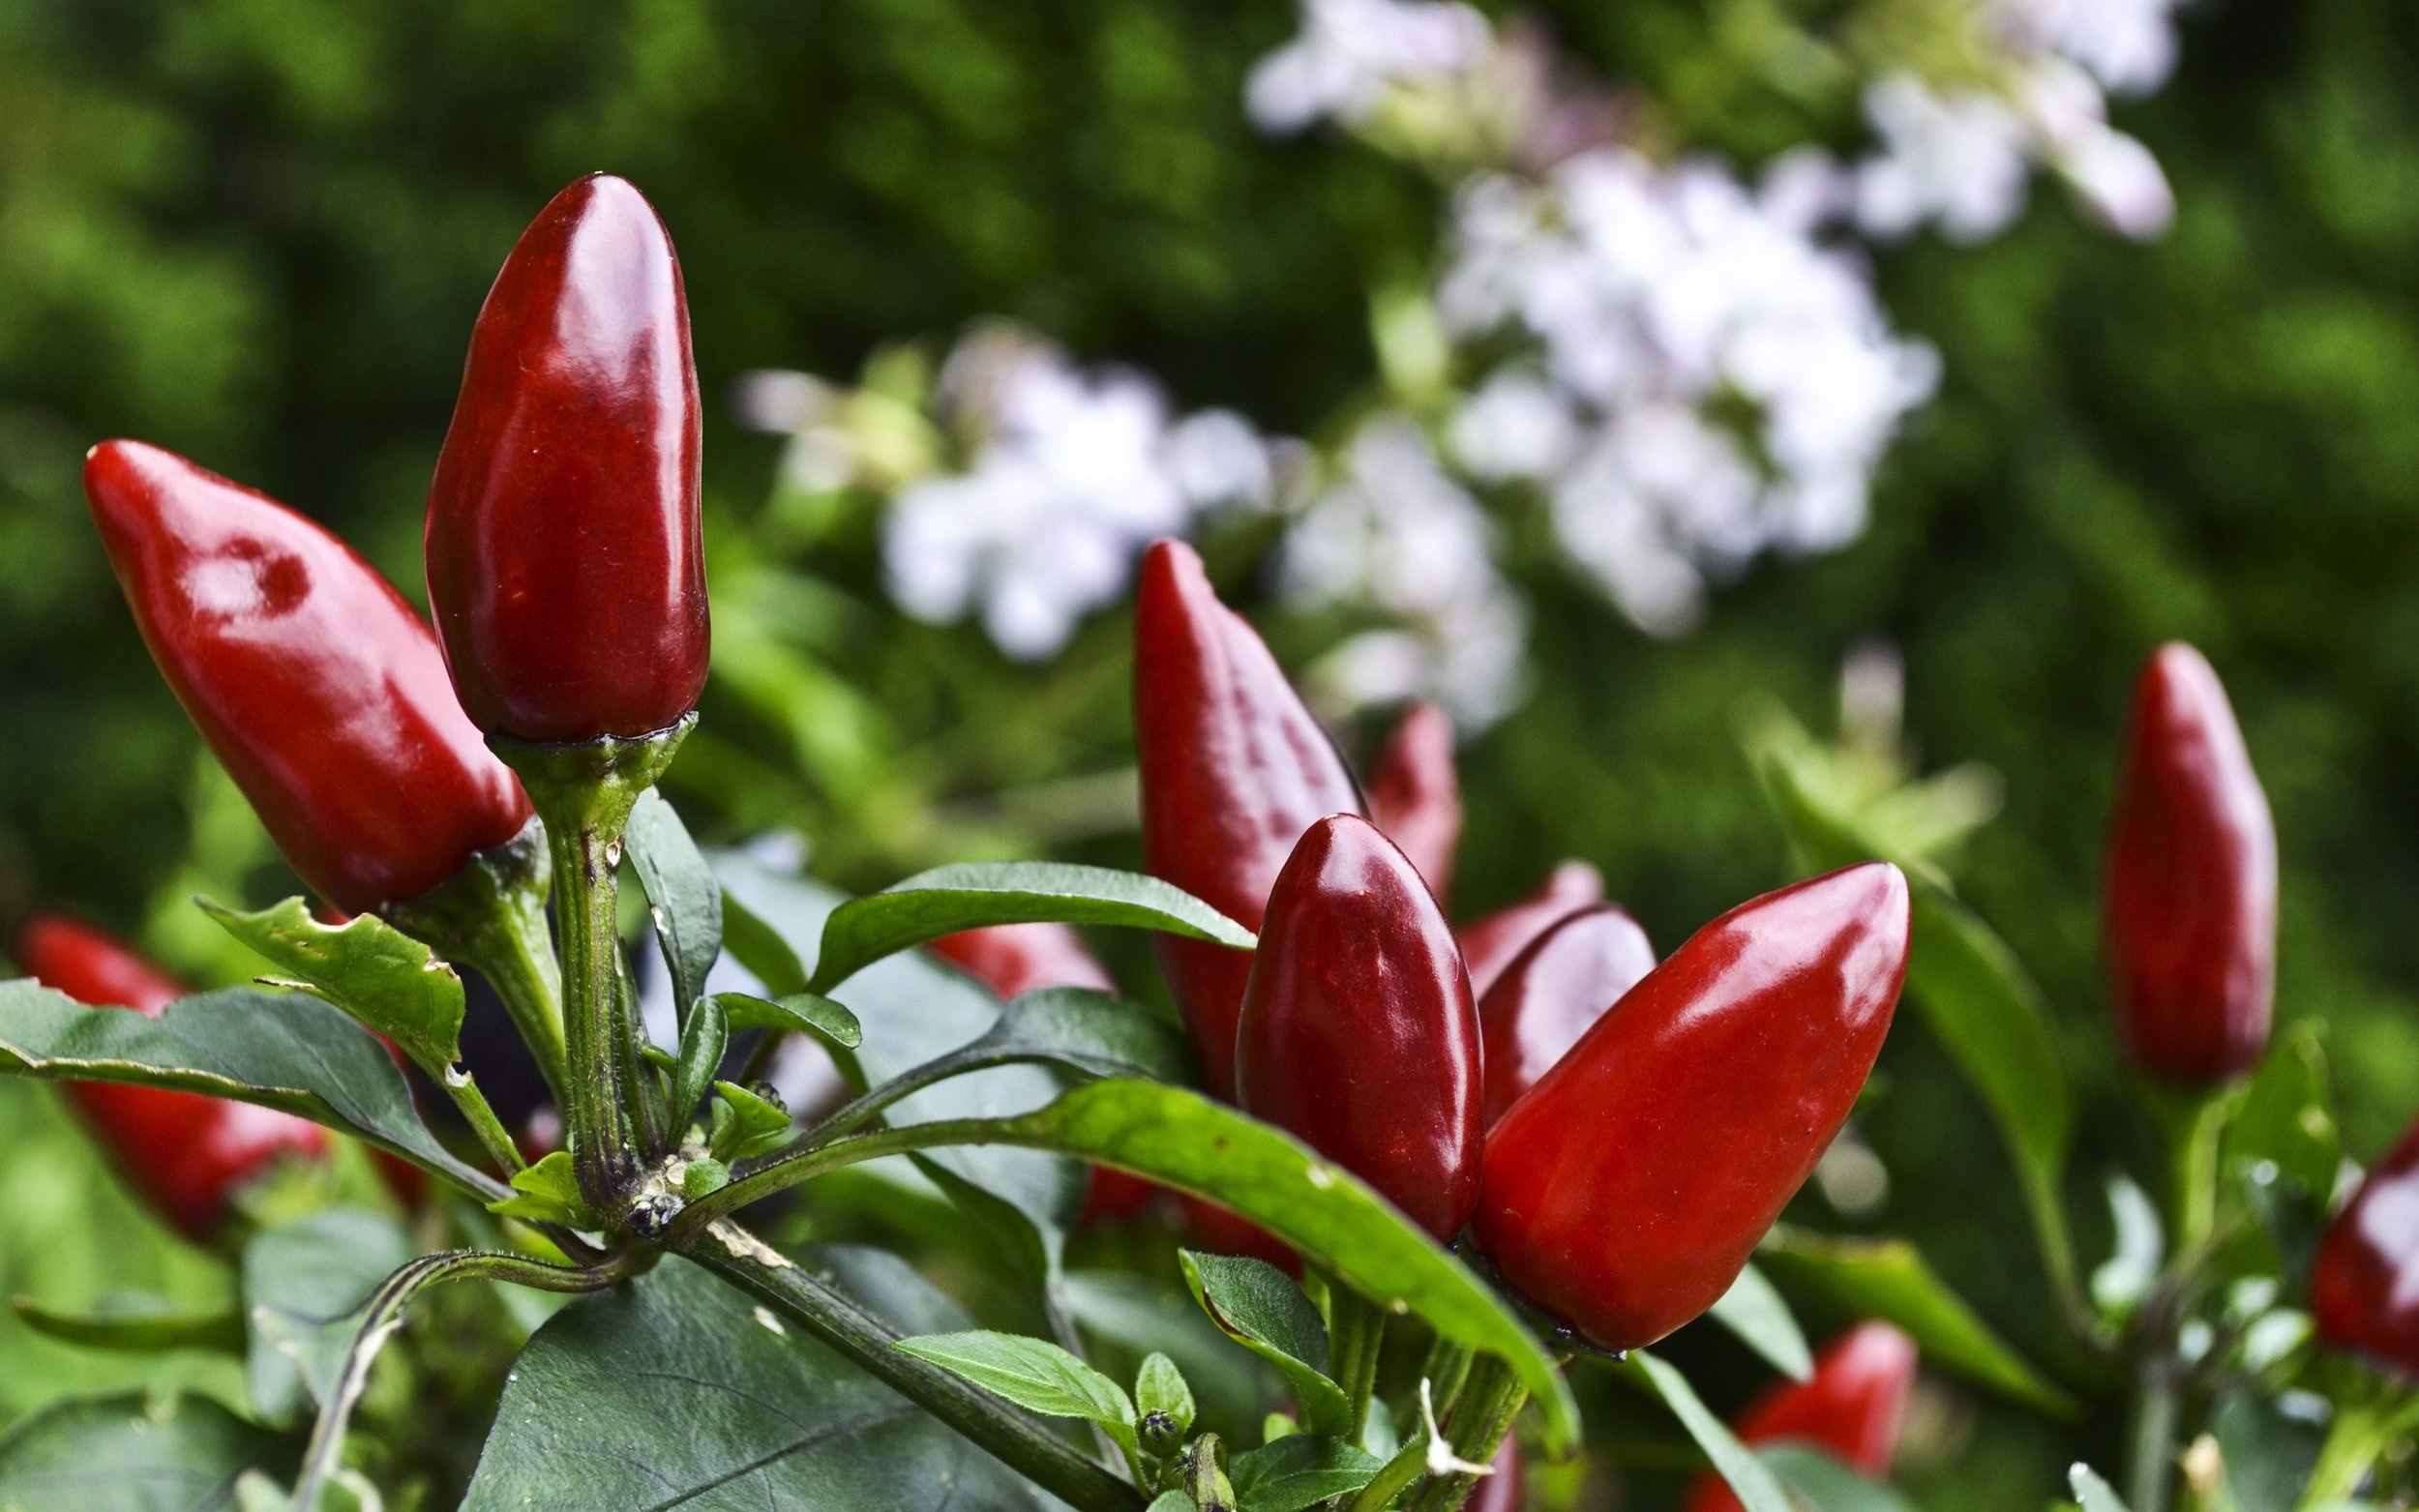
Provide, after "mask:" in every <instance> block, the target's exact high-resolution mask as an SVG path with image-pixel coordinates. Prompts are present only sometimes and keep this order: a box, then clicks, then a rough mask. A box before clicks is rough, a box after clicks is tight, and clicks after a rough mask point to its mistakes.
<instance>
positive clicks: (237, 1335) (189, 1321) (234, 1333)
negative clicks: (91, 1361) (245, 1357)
mask: <svg viewBox="0 0 2419 1512" xmlns="http://www.w3.org/2000/svg"><path fill="white" fill-rule="evenodd" d="M9 1306H10V1307H11V1308H12V1309H13V1310H15V1313H16V1316H17V1318H18V1319H19V1320H20V1321H22V1322H23V1323H24V1324H25V1326H26V1327H28V1328H31V1329H32V1330H33V1331H34V1332H36V1333H38V1334H41V1335H43V1336H44V1337H45V1338H50V1339H57V1340H59V1341H60V1342H62V1343H65V1344H75V1345H81V1346H83V1347H84V1348H85V1349H110V1350H115V1351H120V1352H125V1353H131V1354H152V1353H157V1352H159V1351H160V1350H163V1349H213V1350H224V1351H226V1352H229V1353H234V1354H241V1353H242V1352H243V1351H244V1318H243V1315H242V1314H241V1313H239V1312H237V1311H235V1310H234V1309H233V1308H227V1307H222V1308H196V1307H194V1306H193V1305H192V1304H190V1303H186V1302H177V1301H172V1300H170V1299H169V1298H167V1297H163V1296H151V1295H148V1294H145V1293H141V1292H111V1293H105V1294H104V1295H103V1296H102V1297H101V1298H100V1300H98V1301H97V1302H95V1303H94V1304H93V1307H92V1310H91V1311H90V1312H86V1313H62V1312H57V1311H54V1310H53V1309H50V1308H47V1307H45V1306H43V1305H42V1304H41V1303H39V1302H36V1301H35V1300H34V1299H33V1298H31V1297H21V1296H20V1297H12V1298H10V1299H9Z"/></svg>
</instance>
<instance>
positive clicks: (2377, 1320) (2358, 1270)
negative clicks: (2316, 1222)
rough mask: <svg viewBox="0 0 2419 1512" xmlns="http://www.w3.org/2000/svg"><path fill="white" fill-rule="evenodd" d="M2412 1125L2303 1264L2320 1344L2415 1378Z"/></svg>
mask: <svg viewBox="0 0 2419 1512" xmlns="http://www.w3.org/2000/svg"><path fill="white" fill-rule="evenodd" d="M2414 1211H2419V1123H2414V1124H2413V1125H2412V1126H2411V1127H2410V1129H2409V1131H2408V1132H2406V1133H2405V1134H2404V1136H2403V1138H2402V1142H2401V1143H2399V1144H2397V1145H2395V1146H2394V1148H2393V1149H2392V1151H2390V1152H2389V1153H2388V1154H2387V1155H2386V1157H2385V1159H2383V1160H2381V1161H2379V1162H2377V1164H2376V1165H2375V1167H2374V1168H2373V1169H2372V1170H2371V1171H2370V1172H2369V1174H2368V1176H2367V1177H2366V1178H2365V1179H2363V1180H2362V1182H2361V1183H2360V1189H2359V1190H2358V1191H2356V1192H2354V1193H2353V1194H2352V1200H2351V1201H2349V1202H2347V1203H2345V1204H2344V1210H2343V1211H2342V1212H2340V1213H2338V1214H2336V1215H2335V1220H2334V1222H2333V1223H2331V1224H2329V1225H2328V1226H2327V1231H2326V1236H2325V1237H2324V1238H2322V1239H2320V1240H2319V1241H2318V1254H2317V1258H2316V1259H2315V1260H2314V1261H2312V1263H2311V1267H2310V1314H2311V1319H2312V1320H2313V1322H2314V1323H2315V1325H2316V1328H2317V1334H2318V1337H2319V1338H2320V1339H2323V1340H2325V1341H2326V1342H2327V1343H2329V1344H2332V1345H2336V1346H2338V1347H2339V1348H2342V1349H2351V1350H2355V1351H2357V1352H2359V1353H2362V1354H2366V1355H2369V1356H2371V1357H2373V1358H2374V1359H2377V1360H2380V1361H2383V1362H2384V1363H2386V1364H2388V1365H2391V1366H2394V1367H2397V1368H2398V1369H2400V1370H2403V1371H2405V1372H2408V1373H2410V1374H2412V1375H2419V1242H2414V1236H2413V1234H2412V1231H2411V1225H2410V1215H2411V1213H2413V1212H2414Z"/></svg>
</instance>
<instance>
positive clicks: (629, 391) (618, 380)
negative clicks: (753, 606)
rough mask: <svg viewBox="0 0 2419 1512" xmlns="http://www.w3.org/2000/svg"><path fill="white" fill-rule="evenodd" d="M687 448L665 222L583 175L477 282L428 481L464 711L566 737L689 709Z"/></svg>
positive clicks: (700, 611)
mask: <svg viewBox="0 0 2419 1512" xmlns="http://www.w3.org/2000/svg"><path fill="white" fill-rule="evenodd" d="M698 456H699V444H698V389H697V367H696V364H695V362H694V361H693V360H692V358H691V355H690V350H689V309H688V305H687V303H686V300H685V298H684V297H683V295H682V292H681V286H680V264H679V263H678V261H677V260H676V259H675V258H674V257H673V255H672V238H671V237H670V236H669V235H668V234H666V232H665V230H664V223H663V222H662V221H660V220H658V219H657V218H656V215H655V210H654V207H653V206H651V205H649V204H648V203H647V202H646V200H645V198H644V197H642V195H641V194H640V193H639V192H638V191H637V190H636V189H633V188H632V187H631V186H630V185H629V184H627V183H626V182H624V181H623V180H621V179H617V178H614V177H612V176H611V175H610V174H603V173H599V174H593V175H591V176H589V177H587V178H583V179H582V180H580V181H579V182H578V183H576V184H574V185H572V186H571V187H570V188H569V189H566V190H564V191H563V192H562V193H559V194H557V195H555V196H554V199H553V202H552V203H551V204H549V205H548V206H547V207H546V209H545V210H544V211H543V212H542V213H540V215H539V216H538V218H537V220H535V221H534V222H530V225H529V228H528V229H527V230H526V231H524V232H523V233H522V236H521V240H520V242H519V243H517V244H516V245H515V246H514V248H513V250H512V255H511V256H509V257H507V258H506V259H505V260H504V268H503V271H502V272H500V273H498V274H497V275H496V276H495V285H494V287H493V288H491V289H490V290H488V296H487V303H486V305H485V306H483V307H482V308H481V309H480V311H479V321H478V324H477V326H476V327H474V328H473V329H472V331H471V333H470V356H469V360H468V361H467V362H466V363H464V364H463V375H462V397H461V398H460V399H459V400H456V401H455V404H454V423H453V426H452V428H451V429H450V430H447V431H446V433H445V450H444V452H443V453H442V454H441V455H440V456H439V457H438V459H437V463H436V479H435V482H434V483H433V485H432V486H431V488H430V490H429V519H428V539H427V554H428V564H429V603H430V604H431V606H432V607H433V611H434V613H435V616H436V628H437V634H438V635H439V637H442V639H443V640H444V643H445V659H446V664H447V665H448V666H449V667H452V668H453V673H454V686H455V687H456V688H458V689H460V690H461V693H462V702H463V708H465V709H467V710H469V711H470V718H471V722H472V723H474V724H476V725H477V726H479V727H480V728H481V729H484V730H486V731H487V732H488V733H490V734H494V735H507V736H511V737H513V738H516V739H520V740H530V741H580V740H589V739H593V738H595V737H597V736H600V735H625V736H628V735H643V734H648V733H651V732H653V731H655V730H659V729H663V728H666V727H667V726H671V725H672V724H674V723H676V722H677V721H678V720H679V719H680V717H681V716H682V715H684V714H686V713H688V712H689V710H691V709H692V708H694V707H696V706H697V699H698V693H699V691H700V690H701V689H702V688H703V687H704V686H705V659H706V643H707V626H706V606H705V563H704V557H703V553H702V548H701V545H700V541H699V518H698Z"/></svg>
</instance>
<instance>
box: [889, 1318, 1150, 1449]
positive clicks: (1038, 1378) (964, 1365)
mask: <svg viewBox="0 0 2419 1512" xmlns="http://www.w3.org/2000/svg"><path fill="white" fill-rule="evenodd" d="M891 1348H892V1349H897V1350H899V1351H900V1352H901V1353H903V1354H911V1355H913V1356H915V1357H916V1358H917V1359H919V1360H924V1361H926V1362H928V1363H930V1364H934V1365H938V1366H940V1367H941V1369H942V1370H945V1371H948V1372H949V1373H951V1374H952V1375H955V1376H961V1377H964V1378H965V1379H968V1380H971V1381H972V1382H973V1383H974V1384H975V1385H978V1386H980V1387H982V1388H983V1389H984V1390H985V1391H988V1392H991V1393H992V1394H993V1395H995V1396H1001V1397H1005V1398H1007V1399H1008V1400H1009V1401H1011V1402H1013V1403H1015V1404H1016V1405H1017V1406H1018V1407H1021V1408H1025V1409H1026V1410H1028V1411H1030V1412H1039V1413H1041V1414H1043V1415H1044V1416H1046V1417H1073V1418H1081V1419H1084V1420H1086V1421H1089V1422H1094V1423H1098V1424H1100V1425H1101V1426H1102V1427H1104V1428H1107V1429H1109V1430H1110V1431H1111V1432H1112V1433H1114V1434H1118V1435H1119V1436H1120V1441H1125V1440H1128V1439H1130V1438H1132V1437H1133V1423H1134V1404H1133V1403H1132V1402H1131V1401H1129V1400H1128V1399H1127V1398H1126V1395H1125V1388H1124V1387H1122V1386H1120V1385H1119V1384H1118V1383H1117V1382H1116V1381H1114V1380H1111V1379H1109V1378H1108V1377H1106V1376H1103V1375H1102V1374H1100V1372H1098V1371H1096V1370H1094V1369H1092V1368H1091V1367H1090V1366H1089V1365H1087V1364H1085V1363H1084V1362H1083V1361H1082V1360H1079V1359H1077V1358H1076V1357H1075V1356H1074V1355H1072V1354H1070V1353H1068V1352H1067V1351H1066V1350H1064V1349H1060V1348H1059V1347H1058V1346H1057V1345H1055V1344H1052V1343H1050V1342H1048V1341H1047V1340H1043V1339H1029V1338H1027V1337H1025V1336H1024V1335H1023V1334H1013V1333H997V1332H993V1331H991V1330H989V1329H971V1330H968V1331H966V1332H963V1333H942V1334H926V1335H924V1336H923V1337H921V1338H915V1339H902V1340H900V1341H899V1342H898V1343H897V1344H894V1345H892V1346H891Z"/></svg>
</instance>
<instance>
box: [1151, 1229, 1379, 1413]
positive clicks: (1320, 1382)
mask: <svg viewBox="0 0 2419 1512" xmlns="http://www.w3.org/2000/svg"><path fill="white" fill-rule="evenodd" d="M1177 1259H1178V1260H1180V1261H1181V1262H1182V1264H1183V1266H1184V1284H1185V1285H1186V1286H1188V1287H1190V1288H1191V1289H1192V1292H1193V1300H1195V1301H1196V1302H1199V1303H1200V1304H1201V1308H1202V1311H1203V1312H1205V1313H1208V1314H1209V1319H1210V1321H1212V1322H1214V1323H1216V1324H1217V1325H1218V1326H1219V1327H1220V1328H1222V1329H1224V1330H1225V1331H1226V1333H1227V1335H1228V1337H1230V1338H1232V1339H1234V1340H1235V1341H1236V1342H1237V1343H1239V1344H1240V1345H1241V1346H1243V1348H1245V1349H1249V1350H1251V1351H1252V1352H1253V1353H1254V1354H1257V1355H1259V1356H1260V1357H1261V1358H1262V1359H1265V1360H1267V1361H1268V1362H1269V1364H1271V1365H1273V1366H1275V1367H1276V1368H1277V1371H1278V1373H1279V1374H1280V1375H1282V1376H1284V1378H1285V1383H1286V1385H1287V1386H1288V1387H1290V1388H1291V1389H1292V1391H1293V1393H1294V1400H1295V1401H1296V1402H1298V1403H1299V1404H1300V1406H1301V1409H1302V1415H1303V1416H1304V1417H1305V1418H1306V1419H1307V1420H1308V1421H1309V1423H1310V1425H1311V1427H1312V1428H1313V1429H1315V1430H1317V1431H1318V1432H1320V1433H1323V1434H1328V1435H1329V1436H1334V1437H1340V1436H1342V1435H1344V1434H1347V1433H1350V1432H1351V1431H1352V1403H1351V1399H1350V1398H1349V1397H1347V1396H1346V1395H1345V1392H1344V1388H1343V1387H1342V1386H1339V1385H1337V1384H1336V1383H1335V1381H1334V1380H1333V1379H1330V1378H1329V1375H1328V1329H1327V1324H1326V1323H1325V1322H1322V1321H1321V1320H1320V1318H1319V1311H1318V1309H1317V1308H1314V1307H1312V1306H1311V1305H1310V1299H1309V1298H1308V1297H1306V1296H1304V1295H1302V1290H1301V1288H1299V1287H1298V1286H1296V1285H1294V1280H1293V1278H1292V1277H1290V1276H1288V1275H1286V1274H1285V1272H1283V1271H1281V1270H1279V1269H1277V1268H1276V1267H1275V1266H1274V1265H1271V1264H1269V1263H1268V1262H1267V1261H1266V1260H1251V1259H1248V1258H1245V1257H1241V1256H1232V1255H1204V1254H1199V1253H1196V1252H1195V1251H1192V1250H1182V1251H1179V1252H1178V1255H1177Z"/></svg>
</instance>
